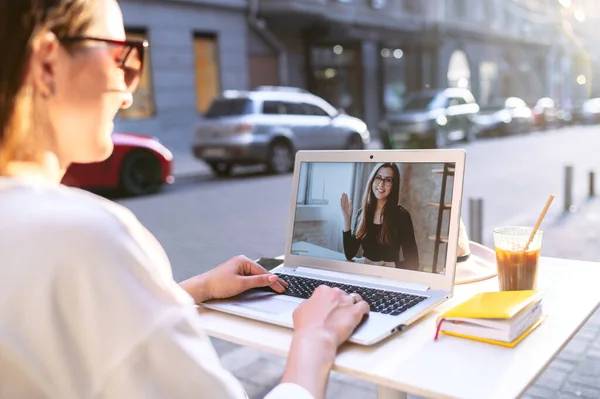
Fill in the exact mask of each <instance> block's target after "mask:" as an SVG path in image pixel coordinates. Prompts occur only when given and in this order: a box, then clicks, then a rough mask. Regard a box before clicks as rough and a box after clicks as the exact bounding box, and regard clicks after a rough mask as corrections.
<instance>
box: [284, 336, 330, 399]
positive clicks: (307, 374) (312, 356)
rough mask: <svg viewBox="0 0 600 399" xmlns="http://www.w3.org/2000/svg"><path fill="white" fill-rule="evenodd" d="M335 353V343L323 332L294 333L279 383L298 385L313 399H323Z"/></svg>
mask: <svg viewBox="0 0 600 399" xmlns="http://www.w3.org/2000/svg"><path fill="white" fill-rule="evenodd" d="M336 352H337V344H336V342H335V339H334V338H333V336H332V335H331V334H328V333H327V332H326V331H324V330H323V331H317V330H312V331H309V330H299V331H296V332H295V333H294V337H293V339H292V344H291V347H290V353H289V356H288V361H287V365H286V368H285V372H284V373H283V378H282V380H281V382H289V383H294V384H297V385H300V386H302V387H303V388H305V389H306V390H308V391H309V392H310V393H311V394H312V395H313V396H314V397H315V398H324V397H325V393H326V391H327V381H328V380H329V374H330V372H331V368H332V367H333V363H334V361H335V356H336Z"/></svg>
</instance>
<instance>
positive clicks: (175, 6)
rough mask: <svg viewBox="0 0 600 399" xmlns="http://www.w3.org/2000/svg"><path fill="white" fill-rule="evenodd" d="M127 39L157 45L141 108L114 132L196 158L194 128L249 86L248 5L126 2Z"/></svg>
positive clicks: (225, 0) (137, 99) (231, 0)
mask: <svg viewBox="0 0 600 399" xmlns="http://www.w3.org/2000/svg"><path fill="white" fill-rule="evenodd" d="M119 4H120V6H121V9H122V11H123V19H124V23H125V27H126V32H127V35H128V36H130V37H143V38H145V39H146V40H148V42H149V43H150V47H149V50H148V52H147V55H146V62H145V67H144V73H143V76H142V80H141V84H140V88H139V89H138V91H137V92H136V93H135V96H134V105H133V106H132V107H131V108H130V109H128V110H125V111H121V112H120V113H119V114H118V115H117V118H116V119H115V129H116V130H119V131H124V132H134V133H144V134H149V135H152V136H155V137H157V138H159V139H160V140H161V141H162V142H163V143H164V144H165V145H166V146H167V147H169V148H171V149H172V150H173V151H174V152H175V153H176V156H177V153H181V152H186V153H189V152H190V148H189V146H190V142H191V137H192V134H193V132H192V129H193V125H194V122H195V121H196V120H197V118H198V116H199V115H201V113H202V112H204V111H205V110H206V108H207V107H208V105H209V104H210V101H211V100H212V98H213V97H214V96H216V95H218V94H219V93H220V92H221V91H223V90H227V89H239V88H246V87H247V86H248V74H247V70H248V66H247V62H248V56H247V54H248V47H247V40H246V37H247V36H248V24H247V23H246V12H247V3H246V1H245V0H188V1H149V0H121V1H120V2H119Z"/></svg>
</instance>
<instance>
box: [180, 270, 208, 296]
mask: <svg viewBox="0 0 600 399" xmlns="http://www.w3.org/2000/svg"><path fill="white" fill-rule="evenodd" d="M179 286H180V287H181V288H183V289H184V290H185V291H186V292H187V293H188V294H190V296H191V297H192V298H194V302H195V303H202V302H206V301H208V300H209V299H211V298H210V295H209V293H208V287H207V286H206V281H205V278H204V275H202V274H199V275H197V276H194V277H191V278H189V279H187V280H185V281H182V282H181V283H179Z"/></svg>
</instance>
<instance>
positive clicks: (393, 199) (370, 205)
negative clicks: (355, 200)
mask: <svg viewBox="0 0 600 399" xmlns="http://www.w3.org/2000/svg"><path fill="white" fill-rule="evenodd" d="M381 168H390V169H391V170H392V172H393V176H392V188H391V190H390V194H389V195H388V197H387V199H386V202H385V206H384V207H383V214H382V223H381V230H380V231H379V237H377V239H378V241H379V242H381V243H383V244H386V245H389V244H391V243H392V242H394V239H395V237H396V226H394V225H393V223H394V221H395V220H396V219H397V218H396V217H395V216H396V214H397V213H398V200H399V198H400V170H399V169H398V166H397V165H396V164H395V163H391V162H385V163H380V164H377V165H376V166H375V167H374V168H373V171H372V172H371V175H370V176H369V180H368V181H367V185H366V187H365V192H364V194H363V200H362V212H361V215H360V217H359V220H358V221H357V228H356V233H355V236H356V238H358V239H364V238H365V237H366V236H367V231H368V227H369V224H371V223H372V222H373V219H374V217H375V210H376V208H377V198H376V197H375V194H374V193H373V182H374V181H375V176H377V173H378V172H379V170H380V169H381Z"/></svg>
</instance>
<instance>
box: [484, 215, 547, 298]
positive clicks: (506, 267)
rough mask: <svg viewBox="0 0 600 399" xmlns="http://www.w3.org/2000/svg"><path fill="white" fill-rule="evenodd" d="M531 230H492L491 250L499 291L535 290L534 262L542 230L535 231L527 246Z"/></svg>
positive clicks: (509, 228)
mask: <svg viewBox="0 0 600 399" xmlns="http://www.w3.org/2000/svg"><path fill="white" fill-rule="evenodd" d="M532 232H533V228H531V227H517V226H509V227H498V228H495V229H494V247H495V250H496V263H497V266H498V282H499V289H500V291H519V290H535V289H536V288H537V275H538V262H539V259H540V250H541V247H542V230H539V229H538V230H537V231H536V232H535V235H534V236H533V239H532V240H531V243H530V244H529V246H528V247H527V250H526V248H525V246H526V245H527V242H528V240H529V237H530V236H531V233H532Z"/></svg>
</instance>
